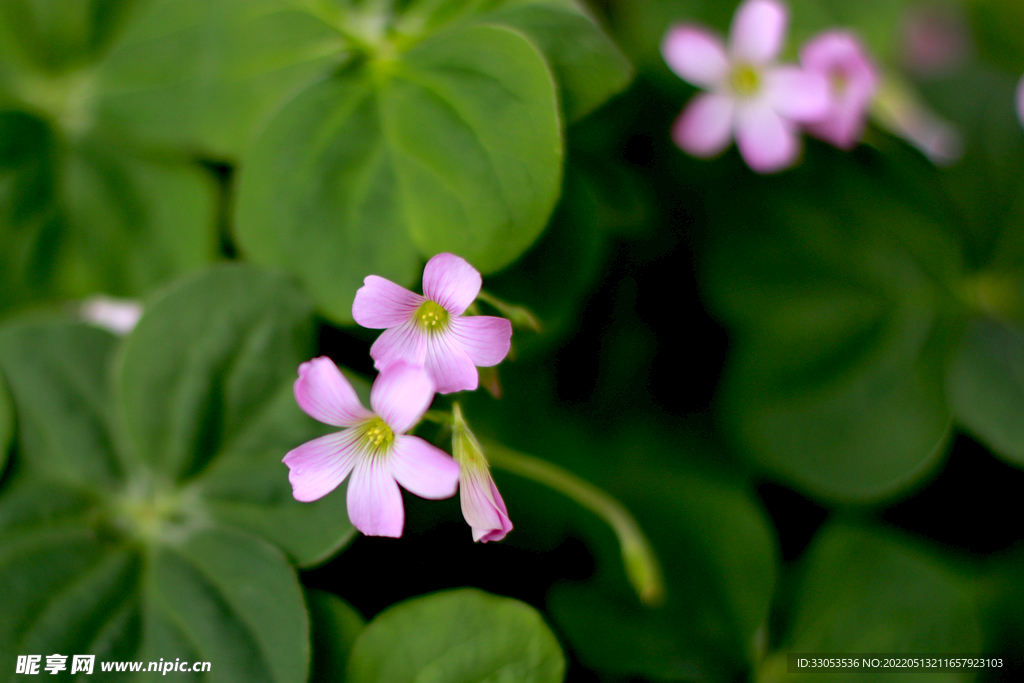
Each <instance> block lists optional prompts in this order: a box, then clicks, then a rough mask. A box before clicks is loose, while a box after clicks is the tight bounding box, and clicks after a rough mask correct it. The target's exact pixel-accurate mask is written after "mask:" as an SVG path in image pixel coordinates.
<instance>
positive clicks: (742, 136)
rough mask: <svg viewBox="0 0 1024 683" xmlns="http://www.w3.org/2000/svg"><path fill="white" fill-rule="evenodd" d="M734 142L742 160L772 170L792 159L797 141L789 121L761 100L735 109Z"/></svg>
mask: <svg viewBox="0 0 1024 683" xmlns="http://www.w3.org/2000/svg"><path fill="white" fill-rule="evenodd" d="M736 144H737V146H738V147H739V148H740V154H741V155H742V156H743V160H744V161H746V162H747V165H748V166H750V168H752V169H753V170H755V171H757V172H758V173H774V172H776V171H781V170H782V169H784V168H787V167H789V166H791V165H792V164H793V162H794V161H796V157H797V155H798V154H799V153H800V145H799V144H798V140H797V136H796V133H795V131H794V130H793V128H792V124H790V123H788V122H787V121H786V120H785V119H783V118H782V117H780V116H779V115H778V114H776V113H775V112H774V111H773V110H772V108H771V107H770V106H768V104H767V103H765V102H757V103H752V104H750V105H749V106H745V107H742V108H740V109H739V110H738V111H737V112H736Z"/></svg>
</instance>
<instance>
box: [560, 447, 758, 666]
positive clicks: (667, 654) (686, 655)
mask: <svg viewBox="0 0 1024 683" xmlns="http://www.w3.org/2000/svg"><path fill="white" fill-rule="evenodd" d="M623 448H629V447H627V446H623ZM631 448H632V449H633V451H634V452H638V451H640V450H641V448H642V446H639V445H636V446H632V447H631ZM676 448H678V446H676ZM625 470H628V472H629V474H628V477H629V479H630V481H631V482H632V483H631V487H632V488H634V489H635V491H636V492H637V493H636V494H635V495H634V496H632V497H629V496H627V497H624V502H625V503H626V504H627V505H628V506H629V509H630V510H631V511H632V512H634V513H635V514H636V516H637V519H638V520H639V522H640V524H641V526H642V527H643V529H644V530H645V531H646V532H647V534H648V536H649V537H650V539H651V543H652V544H653V545H654V548H655V552H656V553H657V555H658V559H659V560H660V561H661V563H662V568H663V571H664V574H665V592H666V599H665V604H664V605H663V606H660V607H656V608H651V607H646V606H644V605H642V604H640V602H639V601H638V600H637V599H636V596H635V595H634V594H632V591H631V590H630V588H629V586H628V584H627V583H626V581H625V577H624V576H622V571H621V569H620V568H619V566H618V565H619V562H618V558H616V557H615V554H614V553H613V552H612V553H605V552H602V554H601V557H602V561H601V564H599V566H598V572H597V575H596V576H595V577H594V578H592V579H590V580H589V581H587V582H585V583H576V584H568V583H566V584H560V585H556V586H555V587H554V588H553V589H552V591H551V593H550V595H549V598H548V599H549V605H550V609H551V612H552V615H553V617H554V619H555V620H556V622H557V623H558V625H559V626H560V627H561V628H562V629H563V630H564V631H565V634H566V637H567V638H568V639H569V642H570V643H571V644H572V646H573V650H574V651H575V652H576V653H577V654H578V656H579V657H580V659H581V660H582V661H583V662H584V663H585V664H587V665H588V666H589V667H592V668H594V669H597V670H599V671H605V672H610V673H614V674H617V675H619V676H630V675H632V676H636V675H640V676H645V677H650V678H652V679H654V680H694V681H717V680H734V679H736V678H737V677H739V676H741V675H742V673H743V672H744V671H745V670H749V668H750V667H752V666H753V663H754V661H755V660H756V656H757V653H756V651H755V647H754V646H755V635H756V633H757V632H758V630H759V629H761V628H762V627H763V625H764V623H765V620H766V619H767V616H768V608H769V605H770V604H771V598H772V594H773V590H774V586H775V574H776V557H775V556H776V549H775V541H774V538H773V534H772V531H771V528H770V526H769V522H768V520H767V518H766V515H765V513H764V511H763V510H762V509H760V507H759V506H758V505H757V504H756V503H755V502H754V501H753V500H752V498H751V496H750V494H749V493H748V492H747V491H745V490H744V486H743V484H742V482H741V481H739V480H737V479H735V478H733V477H729V476H723V475H721V474H716V473H713V472H702V471H700V470H691V471H687V468H680V467H679V466H678V465H676V466H668V465H667V464H666V465H663V466H660V467H657V466H655V467H651V466H650V465H647V466H643V465H639V466H638V463H637V462H636V460H635V459H634V458H631V459H630V465H629V466H628V467H626V468H624V471H623V473H622V474H620V477H621V478H622V479H625V477H626V476H627V475H626V474H625ZM641 491H642V493H640V492H641ZM598 547H599V548H600V547H601V546H600V545H599V546H598Z"/></svg>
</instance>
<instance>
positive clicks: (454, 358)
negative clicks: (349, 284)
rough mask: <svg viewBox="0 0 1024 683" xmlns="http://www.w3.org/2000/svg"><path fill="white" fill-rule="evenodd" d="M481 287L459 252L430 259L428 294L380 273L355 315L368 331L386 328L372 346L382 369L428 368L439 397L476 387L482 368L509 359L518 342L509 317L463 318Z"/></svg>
mask: <svg viewBox="0 0 1024 683" xmlns="http://www.w3.org/2000/svg"><path fill="white" fill-rule="evenodd" d="M480 285H481V278H480V273H479V272H477V270H476V269H475V268H473V266H471V265H469V263H467V262H466V260H465V259H463V258H460V257H458V256H456V255H454V254H438V255H437V256H435V257H434V258H432V259H430V260H429V261H427V265H426V267H425V268H424V269H423V294H424V295H425V296H420V295H419V294H414V293H413V292H410V291H409V290H408V289H406V288H405V287H402V286H400V285H396V284H395V283H394V282H391V281H390V280H386V279H384V278H382V277H379V276H377V275H370V276H368V277H367V278H366V279H365V280H363V286H362V287H360V288H359V291H357V292H356V298H355V301H354V302H353V303H352V317H353V318H354V319H355V321H356V322H357V323H359V324H360V325H362V326H363V327H370V328H374V329H382V328H386V329H385V330H384V333H383V334H381V335H380V337H378V338H377V341H376V342H374V344H373V346H372V347H371V348H370V355H371V356H373V360H374V361H375V363H374V364H375V365H376V366H377V369H378V370H380V371H382V372H383V371H385V370H387V369H388V368H389V367H391V366H392V365H394V364H395V363H399V362H402V361H404V362H406V363H409V364H410V365H417V366H420V367H423V368H425V369H426V371H427V374H428V375H430V377H431V379H432V380H433V381H434V385H435V387H436V388H437V391H438V392H439V393H442V394H450V393H452V392H454V391H463V390H473V389H476V388H477V385H478V384H479V383H480V375H479V373H478V372H477V370H476V368H477V366H480V367H489V366H492V365H497V364H498V363H500V362H501V361H502V360H504V358H505V356H506V355H507V354H508V350H509V345H510V344H511V339H512V323H510V322H509V321H508V320H506V319H505V318H497V317H493V316H489V315H474V316H463V315H462V314H463V313H464V312H465V310H466V309H467V308H468V307H469V305H470V304H472V303H473V302H474V301H475V300H476V297H477V295H478V294H479V293H480Z"/></svg>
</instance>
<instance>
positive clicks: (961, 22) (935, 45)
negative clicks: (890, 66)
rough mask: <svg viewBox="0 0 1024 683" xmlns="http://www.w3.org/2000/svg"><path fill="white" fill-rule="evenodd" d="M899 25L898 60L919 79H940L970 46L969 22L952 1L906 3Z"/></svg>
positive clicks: (960, 64) (961, 61)
mask: <svg viewBox="0 0 1024 683" xmlns="http://www.w3.org/2000/svg"><path fill="white" fill-rule="evenodd" d="M902 28H903V30H902V36H901V37H900V40H899V46H900V52H901V54H900V58H901V61H902V62H903V66H904V67H905V68H906V69H907V70H908V71H910V72H911V73H912V74H914V75H915V76H917V77H920V78H941V77H943V76H948V75H950V74H952V73H954V72H956V71H957V70H958V69H960V68H962V67H963V66H964V65H965V64H966V63H967V61H968V59H969V57H970V55H971V53H972V52H973V49H974V48H973V45H972V44H971V43H972V41H971V26H970V21H968V19H967V16H966V13H965V11H964V9H963V8H962V7H960V6H958V5H957V4H956V3H935V2H928V3H920V4H916V5H909V6H907V10H906V14H905V16H904V19H903V27H902Z"/></svg>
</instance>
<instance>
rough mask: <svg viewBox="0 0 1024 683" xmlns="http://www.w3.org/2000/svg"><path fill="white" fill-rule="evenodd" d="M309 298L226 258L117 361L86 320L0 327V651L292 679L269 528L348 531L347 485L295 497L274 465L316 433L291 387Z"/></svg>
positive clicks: (296, 663)
mask: <svg viewBox="0 0 1024 683" xmlns="http://www.w3.org/2000/svg"><path fill="white" fill-rule="evenodd" d="M311 310H312V304H311V303H310V302H309V301H308V300H307V299H306V298H305V297H304V296H303V295H302V294H301V293H299V292H298V290H297V289H296V288H295V287H294V285H292V284H291V283H289V282H288V281H287V280H285V279H283V278H281V277H279V276H275V275H270V274H267V273H263V272H261V271H258V270H255V269H253V268H251V267H247V266H223V267H219V268H215V269H212V270H210V271H207V272H206V273H203V274H202V275H200V276H197V277H193V278H191V279H189V280H187V281H185V282H183V283H182V284H180V285H178V286H176V287H174V288H173V289H170V290H168V291H166V292H164V293H163V294H162V295H161V296H160V297H158V298H156V299H155V300H154V301H152V302H150V304H149V305H148V306H147V308H146V312H145V314H144V316H143V319H142V320H141V321H140V323H139V325H138V326H137V327H136V329H135V331H133V333H132V334H131V336H130V337H129V338H128V339H127V340H126V343H125V346H123V347H121V349H122V353H121V354H120V355H119V356H117V357H116V358H112V355H113V354H112V352H113V350H114V343H115V340H114V338H113V337H112V336H111V335H109V334H108V333H106V332H103V331H101V330H97V329H93V328H89V327H86V326H83V325H73V324H69V323H58V322H19V323H16V324H9V325H8V326H6V327H4V328H3V329H0V369H2V371H3V374H4V376H5V377H6V378H7V379H8V381H9V383H10V389H11V395H12V397H13V403H14V407H15V409H16V414H17V419H18V425H19V437H20V438H19V448H18V456H19V457H18V460H17V463H18V467H16V468H15V471H14V473H13V475H12V476H11V477H8V478H7V480H6V481H5V488H4V490H3V492H2V495H0V579H2V580H3V581H4V585H5V586H6V587H7V593H6V594H5V609H4V614H3V615H2V616H0V653H3V656H4V657H6V656H7V655H8V654H9V653H23V652H26V651H28V652H62V651H66V650H67V649H68V648H71V649H72V651H76V652H88V653H95V654H96V655H97V658H98V659H100V660H101V661H102V660H106V661H110V660H120V661H127V660H135V661H145V662H154V663H155V662H157V661H158V660H160V659H163V660H164V661H165V662H174V661H177V660H181V661H187V662H195V661H208V662H212V670H211V672H210V673H209V674H207V675H203V676H201V675H199V674H198V673H196V674H193V672H189V673H187V674H186V677H188V678H190V679H191V680H208V679H209V680H223V681H236V680H245V681H269V682H275V681H280V682H282V683H284V682H291V683H302V682H303V681H305V680H306V674H307V670H308V665H309V658H310V652H309V648H310V646H309V627H308V622H307V616H306V612H305V609H304V606H303V599H302V594H301V589H300V586H299V582H298V579H297V577H296V575H295V571H294V569H293V568H292V567H291V566H290V565H289V563H288V560H287V558H286V556H285V554H284V553H283V552H282V551H281V550H280V549H278V547H276V546H274V545H271V544H270V543H268V540H269V541H274V542H276V543H278V544H279V545H280V547H281V548H283V549H284V550H285V551H286V552H287V553H289V554H290V555H291V556H292V557H294V558H295V559H296V561H298V562H301V563H306V564H309V563H313V562H317V561H319V560H322V559H323V558H325V557H326V556H327V555H328V554H330V553H333V552H334V551H336V550H337V548H338V547H339V546H340V545H341V544H342V543H344V542H346V541H347V540H348V539H349V538H351V536H352V535H353V530H352V527H351V525H350V524H349V523H348V521H347V519H346V517H345V509H344V491H339V492H337V493H335V494H334V495H332V496H328V497H326V498H325V499H323V500H322V501H318V502H317V503H314V504H310V505H306V504H301V503H298V502H296V501H294V500H293V499H292V497H291V490H290V486H289V484H288V479H287V470H286V468H285V467H284V466H283V465H282V464H281V462H280V460H281V458H282V457H283V455H284V454H285V453H286V452H287V450H288V449H290V448H293V447H295V446H296V445H298V444H299V443H301V442H302V441H304V440H307V439H310V438H314V437H315V436H318V435H320V434H322V433H323V432H324V430H325V428H324V427H323V426H322V425H317V424H316V423H315V422H314V421H312V420H311V419H310V418H308V417H307V416H305V415H304V414H303V413H302V412H301V411H300V410H299V409H298V408H297V406H296V405H295V402H294V398H293V397H292V395H291V385H292V382H293V381H294V380H293V378H294V373H295V368H296V366H297V364H298V363H299V362H301V361H303V360H306V359H307V358H308V355H309V349H310V347H311V346H312V342H313V338H312V337H313V331H314V330H313V325H312V318H311ZM112 360H119V361H120V363H119V364H117V365H116V366H114V367H113V368H111V361H112ZM112 369H113V370H116V371H117V372H116V373H115V372H111V370H112ZM108 378H112V379H113V378H116V380H117V382H115V383H114V386H113V387H112V388H113V390H114V391H115V392H117V393H116V394H115V395H114V396H111V395H110V391H109V390H108V387H110V384H109V382H108ZM118 408H120V413H119V414H120V415H121V416H122V418H123V419H113V417H112V415H114V414H118V413H117V409H118ZM148 411H154V412H152V413H150V412H148ZM188 411H193V414H192V415H185V414H183V413H185V412H188ZM122 428H127V430H128V433H127V434H122V433H121V429H122ZM175 430H178V431H175ZM26 648H27V649H26Z"/></svg>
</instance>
